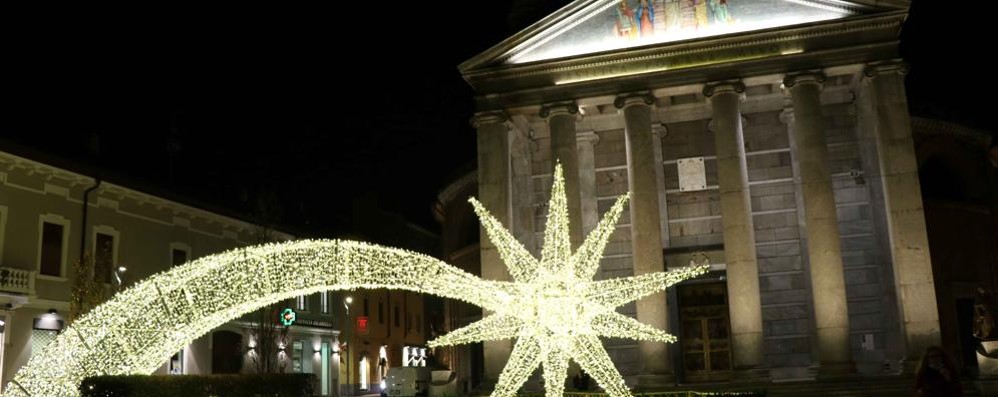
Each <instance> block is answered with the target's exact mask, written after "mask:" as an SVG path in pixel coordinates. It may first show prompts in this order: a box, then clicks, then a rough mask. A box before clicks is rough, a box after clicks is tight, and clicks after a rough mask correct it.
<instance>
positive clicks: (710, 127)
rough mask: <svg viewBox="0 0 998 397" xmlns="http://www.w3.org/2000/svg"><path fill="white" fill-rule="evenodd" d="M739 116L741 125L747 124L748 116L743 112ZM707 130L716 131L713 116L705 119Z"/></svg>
mask: <svg viewBox="0 0 998 397" xmlns="http://www.w3.org/2000/svg"><path fill="white" fill-rule="evenodd" d="M781 117H782V115H781ZM739 118H740V119H741V120H742V127H745V126H746V125H748V122H749V118H748V117H746V116H745V115H744V114H742V115H740V117H739ZM781 120H782V119H781ZM707 131H710V132H716V131H714V119H713V118H711V119H710V120H707Z"/></svg>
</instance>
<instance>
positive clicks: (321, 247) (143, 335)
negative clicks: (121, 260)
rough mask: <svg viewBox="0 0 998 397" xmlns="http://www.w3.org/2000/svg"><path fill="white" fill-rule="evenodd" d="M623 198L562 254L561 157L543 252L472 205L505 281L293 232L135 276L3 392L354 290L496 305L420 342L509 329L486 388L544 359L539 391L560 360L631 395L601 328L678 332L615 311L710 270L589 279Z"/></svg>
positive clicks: (553, 385)
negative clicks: (501, 361)
mask: <svg viewBox="0 0 998 397" xmlns="http://www.w3.org/2000/svg"><path fill="white" fill-rule="evenodd" d="M626 200H627V196H624V197H621V198H620V199H618V200H617V202H616V204H614V206H613V208H611V209H610V211H609V212H608V213H607V215H606V217H605V218H604V219H603V220H602V221H601V222H600V223H599V225H598V226H597V228H596V230H595V231H593V233H592V234H590V235H589V236H588V238H587V239H586V240H585V242H584V243H583V246H582V247H580V248H579V250H578V251H576V253H575V254H574V255H572V254H571V246H570V241H569V235H568V210H567V206H566V200H565V191H564V179H563V178H562V174H561V166H560V165H559V166H557V167H556V172H555V183H554V187H553V191H552V198H551V206H550V207H549V208H550V209H551V210H550V212H549V214H548V223H547V224H548V229H547V231H546V232H545V238H544V249H543V251H542V257H541V260H540V261H538V260H537V259H535V258H534V257H533V256H531V255H530V254H529V252H527V250H526V249H525V248H524V247H523V246H522V245H521V244H520V243H519V242H517V241H516V239H515V238H513V237H512V235H510V234H509V232H508V231H506V230H505V229H504V228H503V227H502V224H501V223H500V222H499V221H497V220H495V219H494V218H493V217H492V216H490V215H488V213H487V211H485V209H484V207H482V205H481V204H480V203H478V202H477V201H472V204H473V205H475V210H476V212H478V214H479V215H480V216H481V219H482V222H483V225H484V226H485V229H486V231H487V233H488V235H489V238H490V239H491V240H492V241H493V242H495V243H496V245H497V248H498V249H499V252H500V255H501V258H502V259H503V260H504V261H505V262H506V264H507V266H508V267H509V268H510V272H511V274H513V277H514V281H513V282H504V281H493V280H483V279H481V278H479V277H477V276H474V275H472V274H470V273H467V272H464V271H462V270H460V269H458V268H456V267H453V266H450V265H448V264H446V263H443V262H441V261H439V260H437V259H435V258H432V257H430V256H427V255H423V254H418V253H414V252H410V251H406V250H403V249H397V248H387V247H381V246H377V245H372V244H366V243H361V242H355V241H340V240H301V241H294V242H286V243H275V244H267V245H260V246H254V247H248V248H242V249H236V250H231V251H227V252H224V253H220V254H217V255H211V256H206V257H204V258H201V259H198V260H194V261H191V262H188V263H187V264H184V265H182V266H178V267H176V268H173V269H171V270H169V271H166V272H163V273H159V274H156V275H153V276H151V277H149V278H147V279H145V280H143V281H141V282H138V283H136V284H134V285H132V286H131V287H129V288H128V289H126V290H124V291H121V292H119V293H118V294H116V295H115V296H114V297H113V298H111V299H110V300H109V301H108V302H106V303H104V304H102V305H100V306H98V307H96V308H94V309H93V310H92V311H91V312H90V313H88V314H87V315H85V316H83V317H81V318H80V319H78V320H77V321H76V322H75V323H73V324H72V325H71V326H69V327H67V328H66V329H65V330H64V331H63V332H62V333H61V334H59V336H58V337H56V340H55V341H53V342H52V343H51V344H49V345H48V346H47V347H45V348H44V349H43V350H42V351H41V352H36V353H37V354H34V355H33V356H32V357H31V359H30V360H29V361H28V363H27V364H26V365H25V366H24V367H22V368H21V369H20V370H19V371H18V372H17V374H16V375H15V376H14V379H13V380H12V381H11V382H10V384H8V386H7V387H6V389H5V390H6V392H5V393H4V394H3V396H7V397H12V396H18V397H22V396H23V397H30V396H34V397H37V396H46V397H57V396H66V397H76V396H79V391H78V390H77V388H78V385H79V384H80V381H82V380H83V378H85V377H88V376H95V375H125V374H150V373H152V372H153V371H155V370H156V369H157V368H159V367H160V366H162V363H163V362H165V361H166V360H168V359H169V358H170V357H171V356H172V355H173V354H174V353H176V352H177V351H179V350H180V349H182V348H183V347H184V346H186V345H188V344H190V343H192V342H193V341H194V340H195V339H196V338H198V337H200V336H201V335H204V334H206V333H208V332H210V331H211V330H212V329H214V328H217V327H219V326H221V325H223V324H225V323H226V322H229V321H231V320H233V319H236V318H238V317H239V316H241V315H243V314H245V313H249V312H251V311H253V310H256V309H258V308H260V307H263V306H265V305H268V304H271V303H273V302H278V301H282V300H286V299H292V298H294V297H296V296H298V295H303V294H306V295H307V294H312V293H316V292H319V291H328V290H353V289H358V288H364V289H379V288H385V289H402V290H408V291H413V292H422V293H427V294H432V295H437V296H440V297H444V298H451V299H456V300H460V301H464V302H468V303H470V304H473V305H476V306H479V307H482V308H483V309H486V310H489V311H491V312H494V313H495V314H493V315H491V316H489V317H486V318H485V319H483V320H481V321H479V322H477V323H474V324H471V325H469V326H467V327H464V328H461V329H458V330H455V331H454V332H451V333H450V334H447V335H444V336H442V337H441V338H438V339H436V340H434V341H431V342H430V346H431V347H434V346H443V345H453V344H460V343H470V342H476V341H485V340H496V339H506V338H513V337H516V338H518V342H517V343H516V346H515V347H514V349H513V352H512V354H511V355H510V360H509V363H508V364H507V366H506V368H505V369H504V370H503V372H502V374H501V375H500V379H499V383H498V384H497V386H496V389H495V392H494V393H493V395H494V396H497V397H506V396H510V395H513V394H515V392H516V390H517V389H519V387H520V386H521V385H522V384H523V383H524V382H525V381H526V379H527V377H528V376H529V375H530V373H531V372H533V370H534V369H535V368H537V366H539V365H542V364H543V367H544V379H545V381H546V382H545V385H547V386H546V387H547V389H546V392H547V395H548V396H549V397H553V396H561V394H562V392H563V391H564V379H565V378H566V377H567V369H568V360H569V358H570V357H571V358H573V359H575V360H576V361H577V362H578V363H579V364H580V365H581V366H582V368H583V369H585V370H586V371H587V372H588V373H589V374H591V375H592V376H593V378H594V379H596V381H597V382H598V383H599V384H600V385H601V386H602V387H603V389H604V390H606V391H607V393H608V394H609V395H610V396H613V397H623V396H629V395H630V392H629V390H628V389H627V386H626V385H625V384H624V381H623V378H621V377H620V374H619V373H618V372H617V370H616V368H614V366H613V363H612V362H611V361H610V358H609V356H608V355H607V353H606V351H605V350H604V349H603V347H602V344H601V343H600V341H599V339H598V337H599V336H603V337H618V338H631V339H641V340H651V341H666V342H668V341H674V340H675V338H674V337H672V336H671V335H668V334H666V333H665V332H663V331H661V330H658V329H655V328H653V327H650V326H648V325H644V324H641V323H639V322H637V321H635V320H634V319H631V318H629V317H626V316H623V315H620V314H618V313H616V312H614V308H615V307H617V306H620V305H622V304H624V303H627V302H629V301H632V300H635V299H639V298H641V297H643V296H647V295H650V294H653V293H655V292H658V291H661V290H663V289H665V288H666V287H667V286H669V285H672V284H674V283H677V282H679V281H682V280H684V279H687V278H691V277H695V276H696V275H699V274H702V273H705V272H706V271H707V269H708V267H707V266H695V267H688V268H684V269H678V270H673V271H670V272H667V273H651V274H646V275H642V276H637V277H629V278H623V279H612V280H603V281H592V280H591V278H592V276H593V275H594V274H595V273H596V270H597V268H598V266H599V260H600V257H601V256H602V251H603V248H604V247H605V246H606V243H607V240H608V239H609V236H610V234H611V233H612V232H613V228H614V226H615V225H616V223H617V218H619V216H620V213H621V211H622V210H623V205H624V203H625V202H626Z"/></svg>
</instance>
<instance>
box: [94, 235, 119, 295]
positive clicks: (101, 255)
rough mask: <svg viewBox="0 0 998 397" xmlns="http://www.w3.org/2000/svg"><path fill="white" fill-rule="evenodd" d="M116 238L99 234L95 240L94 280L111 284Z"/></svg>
mask: <svg viewBox="0 0 998 397" xmlns="http://www.w3.org/2000/svg"><path fill="white" fill-rule="evenodd" d="M114 243H115V241H114V236H113V235H110V234H104V233H100V232H98V233H97V234H96V237H95V239H94V278H95V279H96V280H97V281H102V282H105V283H108V284H110V283H111V280H112V277H111V275H112V274H113V272H114Z"/></svg>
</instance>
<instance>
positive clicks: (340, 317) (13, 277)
mask: <svg viewBox="0 0 998 397" xmlns="http://www.w3.org/2000/svg"><path fill="white" fill-rule="evenodd" d="M15 152H17V154H15ZM35 154H36V153H30V152H29V151H27V150H25V149H23V148H14V147H13V145H12V146H11V148H10V149H4V151H0V321H2V325H0V338H2V343H0V346H2V347H0V349H2V352H0V353H2V354H0V360H2V361H0V374H2V379H0V381H2V383H3V384H4V385H7V383H8V382H9V381H10V379H12V378H13V376H14V374H15V373H16V372H17V370H18V369H19V368H20V367H22V366H23V365H25V364H26V363H27V361H28V360H29V359H30V358H31V356H32V355H33V354H37V353H38V351H40V349H41V348H43V347H44V346H45V345H46V344H47V343H48V342H50V341H51V340H52V339H53V338H54V337H55V335H57V334H58V333H59V332H60V331H61V330H62V329H63V328H64V327H65V325H66V321H67V320H68V316H69V310H70V303H69V301H70V297H71V295H72V288H73V285H74V280H75V278H76V270H75V269H76V265H75V264H76V263H77V262H78V260H79V258H80V257H81V255H83V254H84V253H86V254H87V255H94V253H95V252H96V253H97V254H96V255H94V258H95V261H96V270H95V271H96V275H95V279H97V280H99V281H101V283H100V284H101V285H103V289H104V292H106V293H107V294H112V293H113V292H114V291H115V290H116V289H117V288H127V287H128V285H129V284H132V283H135V282H137V281H139V280H141V279H144V278H146V277H148V276H150V275H152V274H154V273H157V272H161V271H165V270H168V269H170V268H171V267H173V266H177V265H180V264H183V263H185V262H187V261H189V260H193V259H196V258H200V257H203V256H207V255H211V254H214V253H220V252H223V251H226V250H230V249H234V248H238V247H243V246H247V245H253V244H258V243H260V242H263V240H262V239H264V237H265V239H266V240H267V241H287V240H292V239H294V238H295V236H293V235H291V234H288V233H285V232H281V231H277V230H272V229H266V228H264V227H263V226H261V225H258V224H254V223H250V222H247V221H244V220H241V219H237V218H235V217H231V216H227V215H222V214H219V213H217V212H212V211H207V210H203V209H200V208H198V207H195V206H192V205H188V204H184V203H182V202H178V201H176V200H171V199H168V198H163V197H161V196H157V195H154V194H149V193H146V192H144V191H141V190H138V189H135V188H132V187H129V186H128V184H126V183H118V182H116V181H114V180H112V181H108V180H101V179H98V178H95V177H94V176H93V173H92V172H89V171H88V170H86V169H84V168H81V167H79V166H77V165H74V164H70V163H60V164H59V166H56V165H53V164H52V162H54V161H51V162H44V161H41V160H39V159H37V158H35V156H34V155H35ZM54 160H56V161H58V160H57V159H54ZM115 270H117V271H115ZM119 279H120V283H119ZM119 285H120V287H119ZM342 300H343V294H341V293H333V292H326V293H318V294H314V295H311V296H300V297H298V298H297V299H294V300H292V301H289V302H281V303H279V304H278V305H277V306H276V307H278V308H280V309H282V310H283V309H284V308H289V309H292V310H294V311H295V312H296V314H297V318H298V320H297V322H296V323H295V324H294V325H292V326H291V327H290V330H289V331H290V332H289V333H288V336H287V338H285V339H284V340H283V341H281V343H282V344H283V345H284V348H283V351H281V352H279V353H278V354H279V357H280V360H281V364H280V365H281V366H282V367H283V368H284V371H286V372H307V373H313V374H315V375H316V382H317V384H316V385H315V386H316V388H315V390H316V392H317V393H318V394H319V395H337V393H338V390H339V388H340V383H341V382H340V381H339V379H342V378H343V377H345V374H341V373H340V371H341V369H340V361H341V359H345V357H344V358H341V357H340V355H339V354H338V351H339V350H338V347H339V345H340V338H339V334H340V329H341V328H342V326H343V324H344V322H345V321H346V317H345V316H346V313H345V308H344V306H343V304H342V303H341V302H342ZM275 322H276V318H275ZM254 338H255V332H254V328H253V325H252V323H251V322H250V321H249V318H243V319H240V320H236V321H232V322H229V323H227V324H225V325H223V326H222V327H219V328H217V329H215V330H214V331H212V332H211V333H209V334H207V335H204V336H202V337H201V338H199V339H197V340H196V341H195V342H194V343H192V344H190V345H189V346H187V347H186V348H185V349H184V350H183V351H181V352H178V354H177V355H175V356H174V357H172V358H164V365H163V367H162V368H160V369H159V370H158V371H157V373H160V374H167V373H172V374H212V373H239V372H243V373H253V372H255V371H256V370H255V366H254V357H253V356H254V355H255V354H256V350H255V349H254V346H256V345H257V344H258V343H259V341H256V340H255V339H254Z"/></svg>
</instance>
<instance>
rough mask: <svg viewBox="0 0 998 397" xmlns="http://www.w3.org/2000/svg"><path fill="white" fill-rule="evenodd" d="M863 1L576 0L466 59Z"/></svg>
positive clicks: (730, 28)
mask: <svg viewBox="0 0 998 397" xmlns="http://www.w3.org/2000/svg"><path fill="white" fill-rule="evenodd" d="M864 3H868V1H866V0H855V1H841V0H579V1H575V2H573V3H571V4H569V5H567V6H565V7H564V8H562V9H561V10H559V11H557V12H555V13H554V14H552V15H550V16H548V17H547V18H545V19H544V20H542V21H540V22H538V23H536V24H534V25H533V26H531V27H529V28H527V29H526V30H524V31H523V32H520V33H519V34H517V35H515V36H513V37H511V38H510V39H508V40H506V41H504V42H503V43H501V44H499V45H498V46H496V47H494V48H492V49H491V50H489V51H486V52H485V53H483V54H481V55H480V56H479V57H476V58H474V59H472V60H469V61H468V62H466V63H465V64H464V65H462V69H464V70H468V69H471V68H475V67H477V66H486V65H493V66H495V65H503V64H505V65H515V64H523V63H530V62H537V61H546V60H553V59H564V58H570V57H576V56H582V55H586V54H595V53H601V52H607V51H616V50H621V49H627V48H633V47H641V46H649V45H656V44H666V43H673V42H680V41H689V40H696V39H701V38H707V37H713V36H720V35H728V34H733V33H740V32H749V31H757V30H763V29H771V28H778V27H783V26H792V25H800V24H806V23H811V22H817V21H825V20H833V19H841V18H846V17H850V16H854V15H858V14H865V13H869V12H875V11H877V10H884V9H897V8H899V7H903V6H904V4H903V3H904V2H900V1H899V3H901V4H897V5H894V4H891V5H888V6H884V4H880V6H877V7H874V6H870V5H867V4H864Z"/></svg>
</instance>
